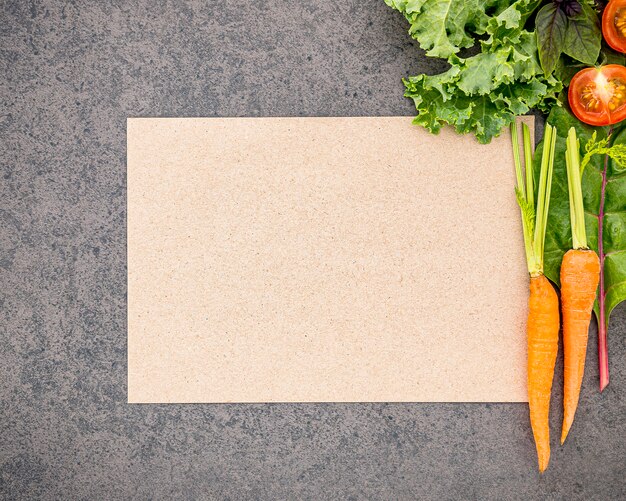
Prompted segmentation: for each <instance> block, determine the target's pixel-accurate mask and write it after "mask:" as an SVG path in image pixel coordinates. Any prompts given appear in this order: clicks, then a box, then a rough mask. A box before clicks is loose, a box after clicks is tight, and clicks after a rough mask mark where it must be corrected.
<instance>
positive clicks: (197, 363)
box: [128, 117, 528, 402]
mask: <svg viewBox="0 0 626 501" xmlns="http://www.w3.org/2000/svg"><path fill="white" fill-rule="evenodd" d="M513 186H514V168H513V163H512V154H511V147H510V136H509V134H508V133H504V134H503V135H502V136H501V137H500V138H498V139H495V140H494V141H493V142H492V143H491V144H490V145H487V146H485V145H479V144H478V143H477V142H476V140H475V139H474V138H473V137H471V136H458V135H456V134H455V133H454V132H452V131H450V130H444V131H442V133H441V134H440V135H439V136H433V135H430V134H428V133H427V132H425V131H424V130H423V129H421V128H419V127H416V126H413V125H411V118H409V117H378V118H223V119H222V118H154V119H153V118H137V119H134V118H133V119H129V120H128V401H129V402H384V401H395V402H420V401H432V402H441V401H445V402H519V401H526V375H525V374H526V372H525V362H526V347H525V332H524V325H525V315H526V301H527V283H528V280H527V274H526V271H525V261H524V255H523V243H522V235H521V229H520V219H519V212H518V209H517V207H516V205H515V199H514V193H513Z"/></svg>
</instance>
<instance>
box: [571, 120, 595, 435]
mask: <svg viewBox="0 0 626 501" xmlns="http://www.w3.org/2000/svg"><path fill="white" fill-rule="evenodd" d="M579 151H580V145H579V142H578V140H577V138H576V130H575V129H574V128H573V127H572V128H571V129H570V130H569V133H568V135H567V152H566V157H565V161H566V166H567V181H568V188H569V202H570V221H571V227H572V247H573V248H572V249H571V250H569V251H567V253H566V254H565V256H564V257H563V262H562V263H561V302H562V308H563V352H564V355H563V357H564V374H563V428H562V433H561V444H563V442H565V439H566V438H567V434H568V433H569V430H570V428H571V426H572V423H573V421H574V414H575V413H576V408H577V407H578V399H579V396H580V387H581V384H582V380H583V373H584V371H585V356H586V354H587V339H588V331H589V322H590V321H591V312H592V310H593V304H594V302H595V300H596V289H597V288H598V282H599V280H600V259H599V258H598V255H597V254H596V253H595V252H594V251H593V250H591V249H589V247H588V246H587V235H586V231H585V212H584V206H583V196H582V186H581V177H582V171H581V168H580V157H579Z"/></svg>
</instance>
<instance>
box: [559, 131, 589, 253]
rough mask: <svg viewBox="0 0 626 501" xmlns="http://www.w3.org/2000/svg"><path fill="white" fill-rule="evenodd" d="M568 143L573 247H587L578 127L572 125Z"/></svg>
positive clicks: (568, 177)
mask: <svg viewBox="0 0 626 501" xmlns="http://www.w3.org/2000/svg"><path fill="white" fill-rule="evenodd" d="M566 145H567V149H566V152H565V165H566V167H567V186H568V191H569V210H570V222H571V226H572V247H573V248H574V249H587V248H588V247H587V233H586V231H585V206H584V203H583V190H582V179H581V178H582V171H581V168H580V142H579V141H578V139H577V137H576V129H574V127H571V128H570V130H569V132H568V133H567V141H566Z"/></svg>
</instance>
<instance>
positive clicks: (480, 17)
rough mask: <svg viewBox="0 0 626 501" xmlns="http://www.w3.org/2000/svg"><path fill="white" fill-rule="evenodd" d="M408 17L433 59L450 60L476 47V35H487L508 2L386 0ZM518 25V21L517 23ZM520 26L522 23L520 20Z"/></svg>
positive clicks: (414, 33)
mask: <svg viewBox="0 0 626 501" xmlns="http://www.w3.org/2000/svg"><path fill="white" fill-rule="evenodd" d="M385 3H386V4H387V5H389V6H390V7H393V8H394V9H396V10H399V11H400V12H402V13H403V14H404V17H406V19H407V21H409V23H410V25H411V27H410V29H409V33H410V35H411V36H412V37H413V38H415V39H416V40H417V41H418V42H419V44H420V46H421V47H422V48H423V49H424V50H425V51H427V52H426V54H427V55H428V56H431V57H442V58H447V57H449V56H451V55H453V54H456V53H457V52H458V51H459V50H460V49H462V48H468V47H472V46H473V45H474V43H475V41H474V36H475V35H482V34H484V33H485V32H486V29H487V25H488V24H489V21H490V19H491V17H492V16H490V15H489V14H487V11H488V10H493V9H494V8H495V9H496V10H497V9H498V7H502V6H503V5H504V6H506V4H507V3H508V2H506V1H504V2H503V1H502V0H385ZM513 22H514V21H513ZM517 22H518V23H519V21H517Z"/></svg>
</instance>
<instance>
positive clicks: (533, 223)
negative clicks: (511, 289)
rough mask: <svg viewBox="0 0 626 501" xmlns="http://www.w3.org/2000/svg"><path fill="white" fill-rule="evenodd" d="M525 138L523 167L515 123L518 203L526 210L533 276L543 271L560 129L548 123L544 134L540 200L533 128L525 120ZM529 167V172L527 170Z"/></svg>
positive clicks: (526, 243) (525, 226)
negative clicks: (535, 179)
mask: <svg viewBox="0 0 626 501" xmlns="http://www.w3.org/2000/svg"><path fill="white" fill-rule="evenodd" d="M522 132H523V142H524V163H525V169H522V162H521V159H520V151H519V142H518V137H517V135H518V133H517V127H516V126H515V124H512V125H511V139H512V142H513V160H514V162H515V174H516V177H517V186H516V187H515V194H516V197H517V203H518V204H519V206H520V209H521V212H522V230H523V232H524V246H525V248H526V263H527V265H528V273H530V275H531V276H536V275H541V274H542V273H543V246H544V242H545V239H546V226H547V222H548V209H549V207H550V191H551V189H552V172H553V170H554V150H555V145H556V131H555V130H554V128H553V127H552V126H550V125H549V124H546V127H545V131H544V136H543V150H542V153H541V169H540V171H539V184H538V186H537V203H536V204H535V200H534V196H535V187H534V179H533V171H532V155H533V154H532V146H531V140H530V129H529V128H528V126H527V125H526V124H522ZM524 171H525V172H524Z"/></svg>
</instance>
